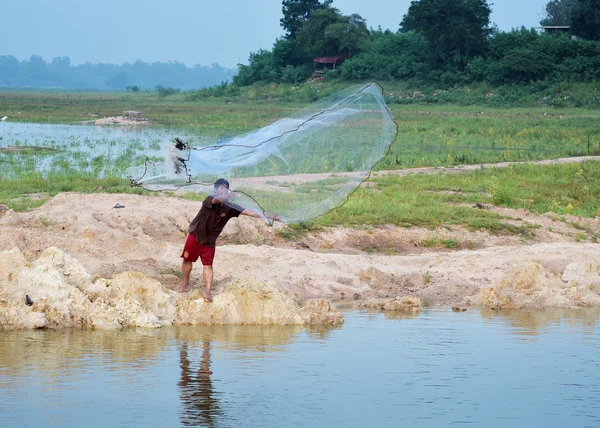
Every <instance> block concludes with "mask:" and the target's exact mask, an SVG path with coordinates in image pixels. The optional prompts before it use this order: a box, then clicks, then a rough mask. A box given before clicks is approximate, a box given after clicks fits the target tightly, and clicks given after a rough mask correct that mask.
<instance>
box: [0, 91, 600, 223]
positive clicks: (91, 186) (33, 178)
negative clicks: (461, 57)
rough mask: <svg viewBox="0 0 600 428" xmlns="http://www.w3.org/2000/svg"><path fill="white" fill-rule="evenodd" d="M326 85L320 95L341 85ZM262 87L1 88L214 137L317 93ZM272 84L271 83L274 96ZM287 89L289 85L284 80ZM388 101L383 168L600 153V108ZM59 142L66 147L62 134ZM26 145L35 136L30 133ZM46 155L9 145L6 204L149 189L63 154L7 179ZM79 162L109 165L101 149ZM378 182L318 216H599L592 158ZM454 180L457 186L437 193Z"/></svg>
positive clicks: (270, 117) (10, 100)
mask: <svg viewBox="0 0 600 428" xmlns="http://www.w3.org/2000/svg"><path fill="white" fill-rule="evenodd" d="M313 89H314V88H313ZM321 89H322V93H320V92H317V95H316V96H317V97H318V96H320V95H327V94H328V93H331V92H332V91H334V90H337V89H340V87H339V86H331V87H328V86H323V87H322V88H321ZM321 89H315V90H317V91H321ZM303 90H304V91H305V92H306V89H303ZM262 91H263V92H261V91H260V90H255V92H254V93H252V92H251V90H249V91H248V93H246V94H245V96H243V97H242V96H237V97H235V98H234V97H230V96H227V95H226V94H225V95H223V96H202V97H198V96H194V97H192V96H191V94H186V93H183V94H177V95H173V96H168V97H163V98H161V97H159V96H158V95H157V94H156V93H139V94H124V93H69V92H66V93H56V92H43V93H39V92H4V93H0V116H3V115H6V116H9V118H10V120H11V121H22V122H34V123H57V124H59V123H62V124H65V123H74V122H79V121H84V120H91V119H94V118H96V117H103V116H118V115H119V114H120V113H121V112H122V111H123V110H139V111H142V112H143V114H144V116H146V117H148V118H149V119H150V120H151V121H152V123H153V126H154V127H157V128H160V129H162V130H164V131H166V132H167V133H171V132H172V134H173V137H175V136H177V135H178V133H179V132H186V133H190V134H193V135H197V136H202V137H206V138H213V139H214V138H220V137H223V136H227V135H229V136H231V135H236V134H239V133H243V132H247V131H250V130H253V129H257V128H260V127H262V126H265V125H267V124H270V123H272V122H274V121H276V120H278V119H280V118H283V117H287V116H289V115H290V114H292V113H294V112H295V111H297V110H299V109H301V108H304V107H306V106H307V105H308V104H309V100H311V99H312V98H314V97H315V94H314V93H313V92H310V93H308V95H307V94H306V93H304V94H302V95H298V96H296V97H295V98H294V97H293V96H281V95H280V96H275V95H273V94H277V93H278V91H279V92H281V91H282V89H281V88H280V87H272V89H271V90H269V89H268V88H267V89H264V88H263V90H262ZM264 91H267V92H269V91H270V95H269V94H267V95H265V93H264ZM286 91H288V92H290V91H292V90H291V89H290V88H287V89H286ZM389 107H390V108H391V110H392V113H393V115H394V117H395V120H396V122H397V124H398V129H399V133H398V137H397V139H396V140H395V141H394V143H393V144H392V146H391V148H390V151H389V153H388V154H387V156H386V157H385V158H384V159H383V160H382V161H381V162H380V163H379V164H378V165H377V166H376V167H375V169H376V170H391V169H405V168H412V167H424V166H452V165H462V164H480V163H490V162H499V161H528V160H539V159H554V158H559V157H569V156H578V155H600V126H599V124H600V111H599V110H596V109H591V108H587V109H576V108H556V107H548V106H538V107H519V108H499V107H490V106H481V105H457V104H414V103H410V104H396V103H394V104H390V105H389ZM91 115H94V116H91ZM1 137H2V136H1V135H0V138H1ZM55 143H56V145H57V146H60V147H63V148H64V146H65V142H64V141H57V142H55ZM69 144H75V145H76V144H79V142H77V141H71V142H69ZM1 145H2V140H0V146H1ZM22 145H23V146H27V145H28V144H27V141H24V142H22ZM138 148H139V147H138ZM138 155H139V154H136V153H135V150H131V151H130V153H129V154H125V155H123V156H124V157H123V158H122V159H121V160H120V161H119V165H127V164H128V163H129V164H131V163H133V162H135V161H139V160H140V159H141V158H139V157H137V158H136V156H138ZM23 156H25V158H26V160H25V161H23V159H24V158H23ZM40 156H48V154H44V153H38V152H36V151H35V150H31V151H29V152H28V151H25V152H20V153H18V154H14V153H6V152H0V174H3V176H2V181H1V182H0V203H2V204H5V205H8V206H9V207H11V208H14V209H20V210H22V209H28V208H31V207H34V206H37V205H39V204H41V203H43V201H44V200H45V199H44V198H47V197H49V196H52V195H54V194H56V193H58V192H62V191H82V192H97V191H110V192H124V191H137V192H140V189H130V188H129V187H128V183H127V182H126V181H125V180H121V179H118V178H113V177H111V176H110V174H109V176H107V177H106V178H104V179H102V180H100V179H97V178H96V177H97V174H96V173H95V172H94V169H93V168H92V170H91V172H90V173H89V174H81V173H77V172H75V171H71V170H70V169H69V165H65V164H64V163H63V164H62V165H61V164H60V163H57V166H56V169H55V170H53V171H52V172H51V173H49V175H48V176H47V177H42V176H40V175H36V174H34V175H31V174H29V175H25V176H17V177H15V176H12V178H10V177H9V176H8V175H6V172H3V171H6V167H7V166H8V165H11V166H12V170H13V171H14V170H18V169H19V168H18V167H15V165H14V163H15V162H16V160H18V162H22V163H23V162H30V164H29V166H30V167H31V166H32V165H33V166H35V162H36V161H35V159H38V158H39V157H40ZM81 162H87V164H90V165H92V166H93V164H94V162H96V164H98V165H100V164H101V163H102V162H103V158H102V157H101V156H100V157H97V158H96V159H87V160H86V159H82V160H81ZM3 168H4V169H3ZM96 172H97V170H96ZM373 181H374V185H373V186H372V187H364V188H360V189H359V190H358V191H356V192H355V193H354V194H353V195H352V196H351V197H350V200H349V201H348V202H347V203H346V204H345V205H344V206H343V207H341V208H338V209H335V210H333V211H332V212H330V213H329V214H327V215H326V216H324V217H321V218H319V219H318V220H316V221H314V224H316V225H318V224H347V225H362V224H384V223H391V224H398V225H417V224H418V225H425V226H427V225H429V226H436V225H440V224H464V225H467V226H469V227H472V228H485V229H491V230H494V229H498V228H499V229H503V230H504V229H506V231H507V232H509V233H510V232H514V233H521V232H522V231H511V230H510V228H508V227H505V226H501V222H500V221H499V220H500V219H499V218H498V216H497V215H493V214H492V213H490V212H487V211H484V210H476V209H471V208H468V207H465V206H464V204H465V203H468V204H473V203H494V204H496V205H503V206H508V207H515V208H525V209H528V210H531V211H535V212H546V211H554V212H556V213H557V214H565V213H570V214H575V215H581V216H585V217H594V216H596V215H600V212H598V210H599V209H600V197H599V196H598V195H600V166H599V165H598V163H597V162H588V163H586V164H585V165H583V166H582V165H560V166H559V165H552V166H544V167H535V166H518V167H513V168H508V169H504V170H500V169H485V170H481V171H479V170H478V171H476V172H473V173H465V174H461V175H427V176H426V175H418V176H407V177H393V176H389V177H384V178H376V179H374V180H373ZM293 190H296V189H293ZM448 190H449V191H453V192H454V193H453V194H452V195H448V194H444V193H443V192H442V193H440V192H441V191H448ZM297 191H298V192H301V191H302V189H297ZM31 193H36V194H40V193H42V198H41V199H31V198H28V197H27V195H28V194H31Z"/></svg>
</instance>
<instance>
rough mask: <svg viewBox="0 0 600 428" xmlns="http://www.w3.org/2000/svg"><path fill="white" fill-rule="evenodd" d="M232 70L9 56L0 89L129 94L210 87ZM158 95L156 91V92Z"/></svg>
mask: <svg viewBox="0 0 600 428" xmlns="http://www.w3.org/2000/svg"><path fill="white" fill-rule="evenodd" d="M234 72H235V70H232V69H227V68H224V67H221V66H220V65H219V64H212V65H211V66H203V65H195V66H193V67H188V66H186V65H185V64H182V63H180V62H177V61H169V62H155V63H151V64H150V63H146V62H143V61H135V62H134V63H133V64H131V63H124V64H121V65H115V64H101V63H100V64H92V63H85V64H80V65H72V64H71V60H70V58H69V57H66V56H65V57H56V58H54V59H53V60H52V61H51V62H46V61H45V60H44V59H43V58H42V57H40V56H38V55H33V56H31V58H29V60H25V61H19V60H18V59H17V58H15V57H14V56H12V55H0V87H8V88H27V87H31V88H61V89H80V90H115V91H122V90H125V89H127V90H128V91H129V90H132V91H138V90H147V89H153V90H154V89H156V88H163V89H164V88H167V89H169V88H172V87H174V88H178V89H197V88H202V87H210V86H213V85H217V84H220V83H221V82H223V81H227V80H229V79H231V76H232V75H233V74H234ZM159 92H160V91H159Z"/></svg>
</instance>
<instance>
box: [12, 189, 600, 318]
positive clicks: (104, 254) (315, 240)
mask: <svg viewBox="0 0 600 428" xmlns="http://www.w3.org/2000/svg"><path fill="white" fill-rule="evenodd" d="M117 203H118V204H120V205H123V206H124V208H114V206H115V205H116V204H117ZM199 205H200V204H199V203H198V202H192V201H187V200H180V199H173V198H166V197H158V196H157V197H147V196H137V195H115V194H92V195H81V194H59V195H57V196H56V197H54V198H53V199H52V200H50V201H48V202H47V203H46V204H44V205H43V206H42V207H40V208H38V209H35V210H32V211H29V212H24V213H15V212H13V211H11V210H8V211H2V210H0V236H1V238H2V239H0V251H7V250H11V249H12V248H14V247H16V248H18V249H19V251H20V252H21V253H22V254H23V259H24V260H25V261H26V262H27V263H30V264H31V263H37V260H38V259H39V257H40V254H42V253H43V252H44V251H45V250H46V249H47V248H49V247H57V248H59V249H60V250H61V251H62V252H64V253H65V254H66V255H67V256H69V257H72V258H74V259H75V260H76V261H77V263H79V264H80V265H81V267H82V269H83V270H84V271H85V272H86V273H87V275H89V278H90V281H91V283H96V282H97V281H98V280H99V279H100V278H107V279H109V280H111V279H113V278H116V277H118V275H120V274H124V273H126V272H130V271H132V272H139V273H140V274H143V275H144V277H147V279H148V281H155V282H156V284H158V285H160V287H162V289H164V291H163V292H164V293H166V294H168V295H171V294H170V293H171V292H172V291H171V290H175V289H176V288H177V286H178V285H179V282H180V277H179V267H180V262H181V259H180V258H179V256H180V254H181V248H182V246H183V242H184V239H185V235H186V230H187V226H188V224H189V221H190V220H191V219H192V218H193V217H194V215H195V214H196V212H197V210H198V209H199ZM489 209H494V210H498V211H499V212H500V213H503V214H505V215H509V216H510V217H511V218H510V219H507V221H510V222H527V223H528V224H534V225H536V224H539V225H540V227H539V228H533V229H532V230H533V235H532V236H529V237H523V236H515V235H492V234H489V233H487V232H477V231H475V232H473V231H468V230H465V229H464V228H461V227H456V226H453V227H451V228H445V229H440V230H434V231H431V230H427V229H422V228H409V229H405V228H398V227H395V226H389V225H388V226H381V227H375V228H371V229H369V230H366V229H347V228H332V229H328V230H323V231H320V232H318V233H314V234H309V235H307V236H304V237H302V238H298V239H294V240H291V241H285V240H284V239H283V237H282V236H284V235H285V234H284V233H278V232H277V231H278V230H281V231H285V227H286V226H285V225H280V224H277V225H276V227H275V228H269V227H267V226H265V225H264V224H262V223H261V222H260V221H258V220H255V219H250V218H241V219H235V220H232V221H231V222H230V223H229V224H228V226H227V228H226V229H225V231H224V233H223V235H222V237H221V238H220V242H219V248H218V249H217V255H216V259H215V285H214V288H215V290H214V291H215V292H214V295H215V296H219V295H220V294H223V293H225V292H226V291H227V290H230V289H231V287H234V288H235V287H236V284H238V285H239V284H271V285H272V286H273V287H275V289H277V290H278V291H280V292H282V293H287V294H289V295H290V296H297V298H296V297H293V299H297V300H296V301H297V302H298V305H299V307H301V306H302V302H304V301H306V300H307V299H315V298H318V299H320V298H324V299H328V300H331V301H334V302H348V301H352V302H356V303H357V304H358V303H360V302H362V301H364V300H366V299H370V298H379V299H385V298H388V299H395V298H399V297H404V296H412V297H416V298H419V299H420V300H421V301H422V302H423V304H424V305H477V306H488V307H494V308H520V307H523V308H525V307H533V308H541V307H582V306H596V305H600V302H599V301H598V299H597V296H598V293H600V276H599V275H598V268H597V266H598V264H600V252H599V251H598V250H599V249H600V247H599V244H597V243H591V242H589V241H588V242H587V243H583V242H578V241H581V239H578V236H579V235H580V234H581V233H582V229H581V227H578V225H585V226H586V228H587V229H586V230H588V231H589V232H590V233H598V232H600V224H599V222H598V220H594V219H578V218H571V217H569V218H568V219H567V220H568V221H567V222H565V221H561V220H560V219H557V218H555V216H553V215H550V214H549V215H543V216H540V215H533V214H531V213H527V212H520V211H513V212H512V213H511V212H508V211H509V210H506V209H501V208H494V207H489ZM517 219H518V220H517ZM432 236H435V237H437V238H440V239H442V238H443V239H454V240H455V241H456V243H457V246H456V248H457V249H453V250H449V249H445V248H439V247H437V248H436V247H428V246H426V245H425V244H424V243H425V242H426V241H427V240H428V239H430V238H431V237H432ZM0 281H1V282H0V286H2V287H5V286H6V282H7V278H6V277H0ZM144 281H145V280H144ZM158 285H157V286H158ZM192 285H193V286H194V287H196V288H198V287H200V285H201V279H200V274H199V271H197V270H195V271H193V272H192ZM194 293H196V294H194ZM191 295H193V296H197V298H199V297H200V295H201V292H200V291H194V292H193V293H191ZM172 298H173V299H175V300H177V299H178V296H177V295H176V294H174V295H173V297H172ZM216 298H218V297H216ZM196 309H198V310H199V309H200V308H196ZM151 312H152V311H151ZM190 312H193V311H192V309H191V308H190ZM180 320H183V318H180ZM181 322H184V321H181ZM185 322H188V321H185ZM189 322H192V323H195V322H205V320H202V321H198V320H195V319H192V320H191V321H189ZM134 324H135V323H134Z"/></svg>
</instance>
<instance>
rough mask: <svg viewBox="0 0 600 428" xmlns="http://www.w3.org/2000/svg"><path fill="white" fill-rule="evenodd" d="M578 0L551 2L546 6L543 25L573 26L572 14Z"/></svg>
mask: <svg viewBox="0 0 600 428" xmlns="http://www.w3.org/2000/svg"><path fill="white" fill-rule="evenodd" d="M575 3H577V0H551V1H549V2H548V4H547V5H546V12H545V17H544V19H542V20H541V21H540V24H541V25H571V12H572V11H573V7H574V6H575Z"/></svg>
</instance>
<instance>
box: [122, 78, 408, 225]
mask: <svg viewBox="0 0 600 428" xmlns="http://www.w3.org/2000/svg"><path fill="white" fill-rule="evenodd" d="M396 134H397V125H396V123H395V122H394V120H393V117H392V114H391V112H390V111H389V109H388V108H387V106H386V105H385V102H384V99H383V93H382V88H381V86H379V85H378V84H377V83H375V82H373V83H370V84H368V85H363V86H355V87H351V88H348V89H346V90H344V91H341V92H338V93H336V94H334V95H331V96H329V97H327V98H324V99H322V100H320V101H318V102H316V103H314V104H312V105H310V106H308V107H307V108H305V109H302V110H300V111H298V112H296V113H295V114H293V115H292V116H290V117H287V118H285V119H281V120H279V121H277V122H275V123H273V124H271V125H268V126H266V127H264V128H261V129H258V130H256V131H253V132H249V133H246V134H243V135H239V136H236V137H234V138H231V139H229V140H227V141H221V142H219V143H215V144H212V145H205V146H202V147H190V146H189V145H187V144H186V143H184V142H183V141H181V140H179V139H176V142H175V144H174V145H171V146H169V148H168V149H167V150H166V152H165V161H164V162H161V163H155V162H146V164H145V165H141V166H138V167H131V168H128V169H127V171H126V172H125V175H126V176H127V177H128V178H129V179H130V180H131V182H132V184H133V185H135V186H141V187H144V188H146V189H149V190H155V191H168V190H169V191H174V190H177V189H180V188H182V187H185V188H187V189H188V190H193V191H196V192H200V193H204V194H212V193H213V192H214V188H213V183H214V182H215V181H216V180H217V179H219V178H226V179H227V180H229V181H230V183H231V185H230V188H231V190H232V191H231V192H230V194H229V199H228V202H226V203H235V204H237V205H241V206H242V207H244V208H248V209H255V210H257V211H258V212H260V213H263V218H264V220H265V221H266V222H267V223H271V221H272V220H271V219H270V216H268V215H265V214H266V213H272V214H276V215H278V216H280V218H281V221H284V222H287V223H293V222H300V221H306V220H309V219H313V218H316V217H318V216H320V215H323V214H324V213H327V212H328V211H330V210H332V209H333V208H335V207H338V206H340V205H341V204H343V203H344V202H345V201H346V200H347V198H348V196H349V195H350V194H351V193H352V192H353V191H354V190H355V189H356V188H357V187H358V186H359V185H360V184H361V183H362V182H363V181H364V180H365V179H367V178H368V177H369V175H370V172H371V170H372V168H373V166H374V165H375V164H376V163H377V162H378V161H379V160H381V159H382V157H383V156H385V154H386V153H387V151H388V150H389V147H390V145H391V144H392V142H393V141H394V139H395V137H396Z"/></svg>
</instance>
